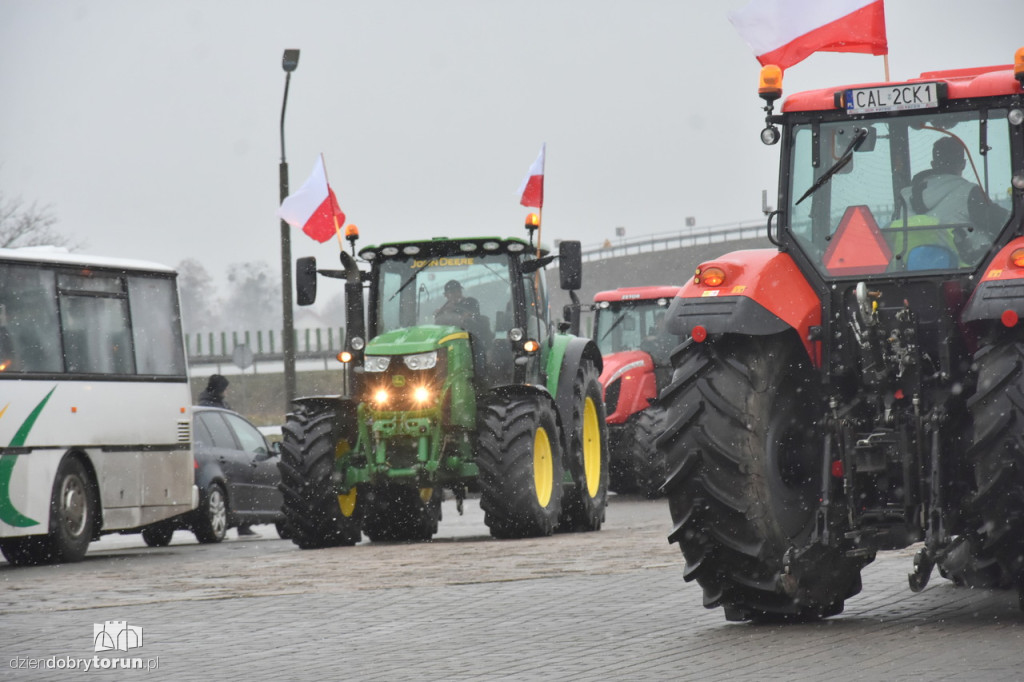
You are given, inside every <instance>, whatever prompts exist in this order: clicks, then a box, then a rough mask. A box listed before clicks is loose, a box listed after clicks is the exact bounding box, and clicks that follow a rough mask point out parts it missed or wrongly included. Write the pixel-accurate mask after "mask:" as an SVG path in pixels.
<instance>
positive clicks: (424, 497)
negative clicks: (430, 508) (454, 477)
mask: <svg viewBox="0 0 1024 682" xmlns="http://www.w3.org/2000/svg"><path fill="white" fill-rule="evenodd" d="M433 496H434V489H433V488H420V501H421V502H423V504H430V498H432V497H433Z"/></svg>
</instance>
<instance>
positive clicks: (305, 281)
mask: <svg viewBox="0 0 1024 682" xmlns="http://www.w3.org/2000/svg"><path fill="white" fill-rule="evenodd" d="M295 300H296V303H298V304H299V305H312V304H313V303H314V302H316V257H315V256H307V257H305V258H299V259H298V260H296V261H295Z"/></svg>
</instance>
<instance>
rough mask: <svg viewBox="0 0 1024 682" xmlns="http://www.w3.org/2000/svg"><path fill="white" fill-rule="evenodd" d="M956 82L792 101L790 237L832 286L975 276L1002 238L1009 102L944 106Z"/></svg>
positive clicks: (926, 80) (786, 159) (786, 188)
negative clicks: (849, 281) (847, 281)
mask: <svg viewBox="0 0 1024 682" xmlns="http://www.w3.org/2000/svg"><path fill="white" fill-rule="evenodd" d="M982 77H983V75H974V76H970V77H965V78H964V79H963V80H967V81H968V82H971V83H973V82H974V81H979V80H981V79H982ZM933 78H934V80H933ZM958 86H960V80H958V79H956V78H948V77H947V79H946V80H938V79H937V76H931V75H929V74H924V75H923V76H922V77H921V79H919V80H915V81H910V82H909V83H905V84H900V85H898V86H895V85H881V86H863V87H854V88H849V89H846V90H843V91H840V92H837V93H834V99H835V101H836V103H837V106H834V107H830V108H823V107H821V102H820V101H817V100H820V99H822V98H823V97H825V96H826V95H825V94H823V93H821V92H820V91H819V92H814V93H805V94H802V95H797V96H794V97H791V98H789V99H788V100H787V101H786V106H785V107H784V111H785V112H786V113H787V114H790V113H791V116H790V125H789V126H787V133H788V134H787V135H785V136H784V137H785V141H784V143H785V149H784V150H783V159H782V164H783V172H784V174H785V177H786V180H787V182H786V183H784V185H783V186H782V192H783V194H784V197H782V199H784V201H783V202H782V203H780V206H786V207H787V208H786V210H785V217H784V218H783V222H785V224H786V230H785V235H784V236H782V237H781V239H783V240H785V241H786V242H787V243H790V244H792V245H793V246H795V247H796V249H798V250H799V252H800V253H801V254H803V256H804V257H805V258H806V260H807V262H808V263H809V264H810V265H811V266H812V267H813V268H814V270H816V271H817V273H818V274H819V275H820V276H821V277H822V278H823V279H829V280H831V279H838V278H843V277H858V278H868V279H870V278H871V277H880V278H887V277H888V278H891V277H893V276H894V275H896V274H898V275H899V276H905V277H916V276H918V275H934V274H935V273H939V272H942V273H949V274H953V273H969V272H972V271H975V270H977V268H978V266H979V265H980V264H981V262H982V260H983V259H984V258H985V256H986V254H988V253H989V251H990V249H991V248H992V246H993V244H995V243H996V242H997V240H998V239H999V236H1000V233H1001V232H1002V230H1003V227H1004V226H1005V225H1006V223H1007V221H1008V219H1009V217H1010V210H1011V205H1010V204H1011V197H1012V191H1011V190H1012V188H1011V178H1012V176H1013V164H1012V158H1011V153H1010V149H1011V144H1010V143H1011V135H1010V128H1011V126H1010V122H1009V120H1008V117H1009V114H1010V110H1011V103H1010V101H1009V98H1008V97H1007V98H1006V101H1003V102H1000V101H998V100H996V101H994V102H992V106H986V107H978V106H977V105H976V104H975V103H974V102H971V101H963V102H958V103H953V102H947V100H946V95H947V93H948V91H949V90H950V89H955V88H956V87H958ZM975 87H976V88H977V87H979V86H978V85H977V84H975ZM827 97H829V98H833V93H831V92H829V93H828V94H827ZM905 100H909V101H910V104H909V105H907V106H913V107H915V108H913V109H910V110H907V109H906V108H905V104H904V101H905ZM917 107H920V108H917ZM804 109H806V110H807V111H806V112H804ZM815 109H816V110H815Z"/></svg>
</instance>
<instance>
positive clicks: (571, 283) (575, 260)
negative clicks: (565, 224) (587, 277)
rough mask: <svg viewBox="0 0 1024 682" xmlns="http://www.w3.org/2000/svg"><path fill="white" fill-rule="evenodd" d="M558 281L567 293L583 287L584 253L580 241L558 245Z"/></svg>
mask: <svg viewBox="0 0 1024 682" xmlns="http://www.w3.org/2000/svg"><path fill="white" fill-rule="evenodd" d="M558 279H559V285H560V286H561V288H562V289H565V290H566V291H575V290H576V289H580V288H581V287H582V286H583V251H582V248H581V247H580V243H579V242H578V241H563V242H561V243H560V244H559V245H558Z"/></svg>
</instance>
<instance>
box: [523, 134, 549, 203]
mask: <svg viewBox="0 0 1024 682" xmlns="http://www.w3.org/2000/svg"><path fill="white" fill-rule="evenodd" d="M546 147H547V143H546V142H545V143H544V144H542V145H541V146H540V154H539V155H538V156H537V160H536V161H534V162H533V165H532V166H530V170H529V172H528V173H527V174H526V177H525V178H523V184H521V185H519V194H520V196H521V197H522V198H521V199H520V200H519V203H520V204H522V205H523V206H536V207H537V208H543V206H544V149H545V148H546Z"/></svg>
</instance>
